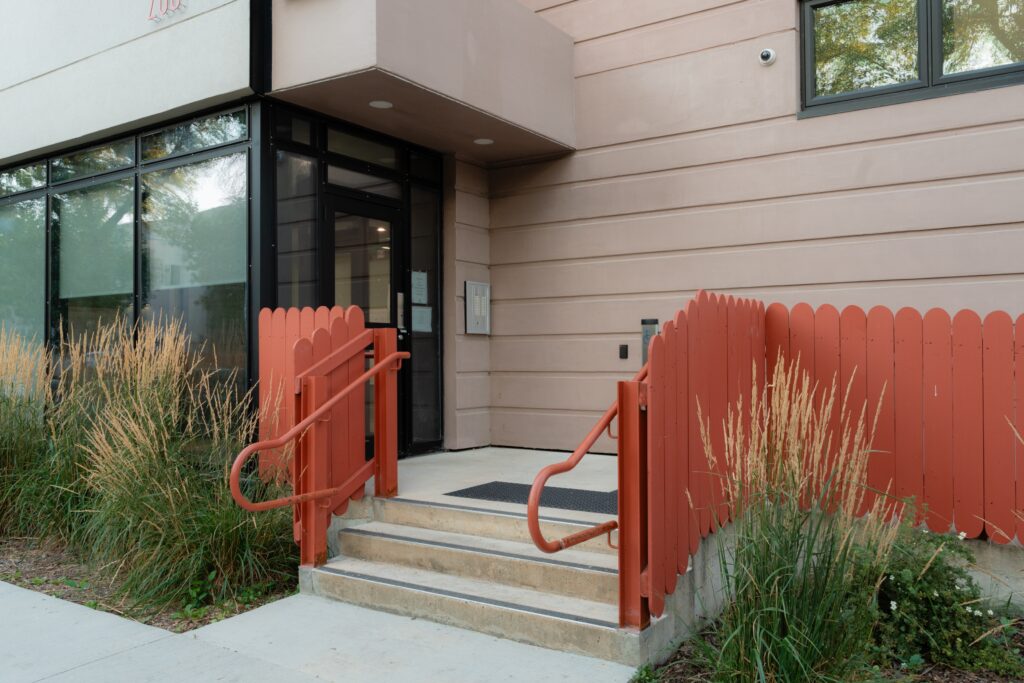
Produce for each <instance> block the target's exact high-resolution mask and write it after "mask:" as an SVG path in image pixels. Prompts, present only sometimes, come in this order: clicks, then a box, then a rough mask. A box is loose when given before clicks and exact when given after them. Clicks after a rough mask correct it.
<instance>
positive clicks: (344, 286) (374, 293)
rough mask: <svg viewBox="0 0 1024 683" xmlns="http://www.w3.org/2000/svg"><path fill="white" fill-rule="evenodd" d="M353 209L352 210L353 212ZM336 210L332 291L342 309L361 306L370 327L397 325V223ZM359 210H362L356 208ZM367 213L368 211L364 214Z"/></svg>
mask: <svg viewBox="0 0 1024 683" xmlns="http://www.w3.org/2000/svg"><path fill="white" fill-rule="evenodd" d="M349 210H350V209H349ZM349 210H346V209H345V208H342V207H338V206H335V207H332V211H331V212H332V214H333V215H332V216H331V218H330V221H329V227H328V229H329V230H330V231H331V232H333V235H332V237H333V238H334V244H333V246H332V249H330V250H329V252H328V256H330V257H331V258H332V260H333V263H332V264H331V265H332V267H333V269H334V276H333V278H332V283H331V288H332V289H333V290H334V303H335V304H336V305H338V306H346V307H347V306H353V305H354V306H359V307H360V308H362V309H363V313H365V314H366V322H367V324H370V325H384V326H389V327H395V326H397V323H398V320H397V319H396V316H395V313H396V311H395V307H394V306H393V303H392V292H393V290H394V281H393V275H394V269H393V268H392V263H391V262H392V250H393V245H392V241H393V236H394V232H395V225H394V222H393V221H391V220H388V218H374V217H371V216H367V215H360V214H359V213H349ZM355 210H356V211H358V209H355ZM364 213H365V212H364Z"/></svg>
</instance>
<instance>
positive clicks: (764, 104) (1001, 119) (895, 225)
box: [486, 0, 1024, 450]
mask: <svg viewBox="0 0 1024 683" xmlns="http://www.w3.org/2000/svg"><path fill="white" fill-rule="evenodd" d="M522 1H523V2H525V3H526V4H527V6H530V7H531V8H533V9H534V10H536V11H538V12H539V13H540V15H541V16H542V17H544V18H545V19H547V20H548V21H550V22H552V23H553V24H554V25H556V26H558V27H560V28H561V29H563V30H565V31H567V32H568V33H570V35H572V36H573V37H574V38H575V39H576V54H575V57H576V73H577V93H576V96H577V101H576V112H577V139H578V141H579V147H580V149H579V150H578V151H577V152H575V153H574V154H572V155H569V156H566V157H564V158H561V159H556V160H549V161H543V162H539V163H530V164H523V165H518V166H512V167H508V168H500V169H493V170H491V171H490V174H489V180H490V182H489V186H488V197H489V209H490V217H489V222H488V224H487V226H486V227H487V228H488V229H489V232H488V236H489V244H490V259H489V261H488V266H489V275H490V277H491V282H492V286H493V293H492V294H493V301H494V302H493V311H492V313H493V324H492V328H493V336H492V338H491V343H490V347H489V353H490V357H489V363H490V364H489V372H490V404H491V408H490V429H491V439H492V441H493V442H494V443H495V444H502V445H513V446H524V447H540V448H563V449H571V448H573V447H575V446H576V445H577V444H578V443H579V442H580V440H581V439H582V438H583V437H584V436H585V435H586V433H587V432H588V431H589V429H590V427H591V426H593V424H594V422H595V421H596V420H597V418H598V417H599V416H600V415H601V413H602V412H603V410H604V409H605V408H607V406H608V405H609V404H610V403H611V402H612V401H613V400H614V386H615V382H616V380H617V379H621V378H627V377H629V376H630V375H631V374H632V373H634V372H635V371H636V370H637V369H638V368H639V366H640V363H641V359H640V355H641V350H640V342H639V335H640V321H641V319H643V318H658V319H660V320H661V321H663V322H664V321H665V320H668V319H669V318H670V317H671V316H673V315H674V313H675V312H676V310H678V308H679V307H680V306H682V305H683V304H684V303H685V302H686V300H687V299H688V298H689V297H690V296H692V295H693V293H694V291H695V290H697V289H698V288H707V289H716V290H719V291H728V292H733V293H736V294H741V295H748V296H754V297H757V298H759V299H763V300H765V301H781V302H783V303H786V304H794V303H797V302H800V301H807V302H810V303H812V304H815V305H817V304H821V303H826V302H828V303H832V304H834V305H836V306H838V307H840V308H841V307H844V306H847V305H859V306H862V307H865V308H867V307H870V306H873V305H878V304H882V305H886V306H889V307H890V308H893V309H898V308H900V307H903V306H914V307H917V308H922V309H927V308H931V307H935V306H940V307H944V308H947V309H950V310H955V309H958V308H963V307H969V308H974V309H976V310H978V311H979V312H980V313H982V314H985V313H988V312H989V311H992V310H996V309H1005V310H1008V311H1010V312H1011V313H1013V314H1014V315H1019V314H1021V313H1024V260H1022V259H1021V254H1024V199H1022V198H1024V86H1013V87H1007V88H998V89H992V90H988V91H982V92H977V93H971V94H965V95H958V96H951V97H942V98H936V99H932V100H927V101H920V102H913V103H906V104H901V105H896V106H888V107H877V108H871V109H865V110H862V111H856V112H848V113H844V114H837V115H831V116H822V117H814V118H805V119H800V118H798V117H797V113H798V110H799V106H800V105H799V102H800V97H799V76H798V75H799V69H800V64H799V39H798V34H797V24H798V21H797V20H798V14H797V11H798V5H797V3H793V2H785V1H783V0H740V1H738V2H728V1H722V0H574V1H572V2H550V1H548V0H522ZM765 47H771V48H773V49H775V50H776V52H777V54H778V60H777V62H776V63H775V64H774V65H773V66H771V67H768V68H765V67H762V66H761V65H760V64H759V62H758V59H757V55H758V53H759V52H760V50H761V49H763V48H765ZM621 344H626V345H627V347H628V349H629V358H628V359H625V360H620V359H619V357H618V352H619V346H620V345H621ZM612 447H613V445H612V444H611V442H609V441H608V440H606V439H605V440H602V442H601V444H600V446H599V450H610V449H611V448H612Z"/></svg>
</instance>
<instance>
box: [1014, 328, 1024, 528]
mask: <svg viewBox="0 0 1024 683" xmlns="http://www.w3.org/2000/svg"><path fill="white" fill-rule="evenodd" d="M1013 365H1014V370H1013V376H1014V394H1015V404H1014V405H1015V407H1016V416H1015V418H1014V426H1015V427H1016V433H1015V434H1014V436H1015V437H1016V436H1017V435H1020V437H1021V438H1024V315H1021V316H1020V317H1018V318H1017V324H1016V325H1015V326H1014V330H1013ZM1013 447H1014V452H1015V453H1016V463H1017V496H1016V498H1017V504H1016V507H1015V509H1016V510H1017V515H1016V517H1017V540H1020V539H1024V442H1022V441H1020V440H1019V439H1018V440H1017V441H1016V442H1015V443H1014V444H1013Z"/></svg>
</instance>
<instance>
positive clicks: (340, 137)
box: [327, 128, 398, 168]
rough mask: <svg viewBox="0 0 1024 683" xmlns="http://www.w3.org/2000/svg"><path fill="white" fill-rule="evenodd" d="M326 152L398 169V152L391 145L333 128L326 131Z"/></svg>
mask: <svg viewBox="0 0 1024 683" xmlns="http://www.w3.org/2000/svg"><path fill="white" fill-rule="evenodd" d="M327 151H329V152H333V153H334V154H341V155H343V156H347V157H352V158H353V159H359V160H360V161H366V162H369V163H371V164H374V165H376V166H383V167H385V168H398V151H397V150H396V149H395V148H394V147H393V146H392V145H385V144H383V143H380V142H376V141H374V140H368V139H366V138H365V137H359V136H356V135H350V134H349V133H345V132H343V131H340V130H335V129H334V128H332V129H330V130H328V131H327Z"/></svg>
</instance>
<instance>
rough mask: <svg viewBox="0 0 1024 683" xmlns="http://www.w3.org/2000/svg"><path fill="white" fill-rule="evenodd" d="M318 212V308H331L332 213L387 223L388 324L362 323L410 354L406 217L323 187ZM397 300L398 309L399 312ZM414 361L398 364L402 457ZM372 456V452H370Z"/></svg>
mask: <svg viewBox="0 0 1024 683" xmlns="http://www.w3.org/2000/svg"><path fill="white" fill-rule="evenodd" d="M321 204H322V211H321V212H320V225H319V226H318V227H319V230H318V233H319V234H318V240H319V244H318V248H319V253H320V262H319V267H320V272H319V273H318V274H317V281H318V282H317V285H318V289H319V291H320V304H321V305H323V306H328V307H329V306H334V305H336V304H337V302H336V301H335V271H334V265H335V264H334V256H335V254H334V248H335V242H334V218H335V214H336V213H345V214H349V215H352V216H361V217H366V218H370V219H375V220H382V221H388V223H390V225H391V244H390V247H391V287H390V292H389V297H390V299H391V300H390V305H391V320H390V321H388V322H387V323H373V322H370V321H369V320H367V321H366V326H367V327H391V328H396V329H397V330H398V334H397V337H398V350H399V351H411V336H410V335H409V332H408V329H407V327H406V326H405V324H406V323H407V322H408V321H409V320H410V315H411V310H410V303H409V297H408V296H407V295H406V294H405V293H406V292H407V291H408V288H407V285H408V283H409V278H410V268H409V256H410V253H409V252H410V247H411V236H410V233H409V217H408V215H407V212H406V211H404V210H403V209H402V207H400V206H394V205H393V204H390V203H383V202H373V201H367V200H366V199H363V198H358V197H354V196H352V195H351V194H349V193H348V192H345V191H344V190H341V189H339V188H336V187H335V186H333V185H332V186H325V188H324V192H323V201H322V202H321ZM399 300H401V301H402V307H401V309H400V308H399ZM415 362H416V361H415V360H414V359H412V358H410V359H409V360H407V361H405V362H404V363H403V364H402V370H401V371H400V372H399V373H398V451H399V456H400V457H404V456H407V455H410V454H411V453H412V452H413V450H414V449H413V441H412V436H413V435H412V403H413V402H412V367H413V363H415ZM370 452H372V451H370Z"/></svg>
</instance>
